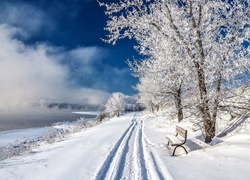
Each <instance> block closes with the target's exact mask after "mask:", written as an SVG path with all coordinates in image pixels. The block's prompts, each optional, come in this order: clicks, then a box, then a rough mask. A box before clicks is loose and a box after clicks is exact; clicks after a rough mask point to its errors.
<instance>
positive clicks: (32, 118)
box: [0, 111, 96, 131]
mask: <svg viewBox="0 0 250 180" xmlns="http://www.w3.org/2000/svg"><path fill="white" fill-rule="evenodd" d="M80 117H85V118H86V119H87V120H93V119H94V118H95V117H96V115H84V114H77V113H72V112H71V111H56V112H32V113H19V114H0V131H8V130H14V129H25V128H34V127H45V126H51V125H52V124H53V123H56V122H66V121H69V122H72V121H76V120H77V119H78V118H80Z"/></svg>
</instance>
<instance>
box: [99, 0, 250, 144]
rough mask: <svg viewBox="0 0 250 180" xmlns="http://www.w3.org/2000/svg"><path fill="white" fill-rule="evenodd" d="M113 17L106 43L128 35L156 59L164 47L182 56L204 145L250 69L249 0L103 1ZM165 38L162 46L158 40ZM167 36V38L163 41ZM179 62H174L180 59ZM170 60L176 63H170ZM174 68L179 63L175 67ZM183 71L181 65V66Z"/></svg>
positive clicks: (144, 51) (140, 49)
mask: <svg viewBox="0 0 250 180" xmlns="http://www.w3.org/2000/svg"><path fill="white" fill-rule="evenodd" d="M100 5H103V6H105V7H106V15H107V16H108V17H109V20H108V21H107V26H106V30H108V31H109V32H110V34H109V35H108V39H107V40H106V42H109V43H115V42H116V41H117V40H119V39H122V38H125V37H128V38H133V39H135V40H136V41H137V42H138V44H139V45H138V47H137V50H138V51H139V52H140V53H141V54H143V55H149V56H154V55H155V54H157V52H159V51H158V50H159V49H161V47H162V46H164V47H167V48H168V49H165V51H166V52H167V51H168V50H169V49H170V51H172V50H173V49H174V50H175V51H177V52H179V53H178V54H179V55H181V56H182V57H183V59H182V61H180V62H179V63H180V64H181V65H182V66H181V67H183V66H185V65H186V66H187V67H192V68H188V69H189V71H190V72H189V73H187V74H188V76H187V77H186V78H187V79H189V81H193V82H194V83H196V84H194V87H197V89H196V91H197V94H199V96H198V102H197V103H196V104H195V105H196V107H198V110H199V114H200V118H201V119H202V121H203V123H204V130H205V142H211V140H212V138H213V137H214V136H215V124H216V119H217V113H218V107H219V103H221V101H222V99H223V97H224V96H226V94H225V93H224V92H225V91H224V90H225V89H228V88H232V87H235V86H239V84H240V83H241V82H243V81H245V80H246V78H245V77H246V76H247V73H246V72H247V71H248V68H249V37H250V33H249V31H250V30H249V22H250V7H249V1H248V0H233V1H232V0H199V1H198V0H155V1H151V0H149V1H146V0H121V1H119V2H118V3H110V4H105V3H100ZM159 37H162V41H161V42H158V45H157V44H155V43H152V42H154V41H153V40H154V39H159ZM163 37H164V38H163ZM178 59H179V58H172V61H176V60H178ZM169 61H170V62H171V59H170V60H169ZM170 64H171V65H172V64H175V63H170ZM176 68H178V66H177V67H176Z"/></svg>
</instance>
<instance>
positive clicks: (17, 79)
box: [0, 24, 107, 112]
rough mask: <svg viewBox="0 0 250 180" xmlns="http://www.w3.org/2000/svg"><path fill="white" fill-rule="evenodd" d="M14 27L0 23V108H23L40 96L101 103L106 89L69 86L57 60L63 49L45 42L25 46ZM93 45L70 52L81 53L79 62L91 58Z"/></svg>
mask: <svg viewBox="0 0 250 180" xmlns="http://www.w3.org/2000/svg"><path fill="white" fill-rule="evenodd" d="M16 33H17V29H15V28H12V27H10V26H8V25H3V24H2V25H0V45H1V48H0V73H1V74H0V111H1V112H3V111H14V110H17V111H18V110H23V109H22V108H25V107H26V108H30V104H31V103H33V102H37V101H39V100H40V99H49V100H59V101H66V102H71V103H81V102H88V103H90V104H99V103H102V102H103V101H104V100H105V99H106V97H107V93H105V92H103V91H99V90H94V89H90V88H70V87H69V84H70V82H69V70H70V69H69V67H68V66H67V65H66V64H64V65H63V64H61V58H65V52H61V54H60V52H57V53H55V52H56V51H57V48H55V47H50V46H48V45H46V44H38V45H35V46H27V45H25V44H23V43H22V42H21V41H20V40H17V39H14V37H15V34H16ZM96 51H98V48H97V47H93V48H91V47H90V48H80V49H76V50H72V51H71V52H72V53H73V54H74V55H75V56H76V57H79V59H81V58H80V57H85V59H84V58H83V59H84V60H83V61H84V62H83V64H85V65H86V64H89V63H90V59H95V56H94V54H93V52H96Z"/></svg>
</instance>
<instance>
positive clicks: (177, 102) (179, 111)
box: [175, 85, 183, 122]
mask: <svg viewBox="0 0 250 180" xmlns="http://www.w3.org/2000/svg"><path fill="white" fill-rule="evenodd" d="M175 107H176V109H177V114H178V122H181V121H182V120H183V107H182V101H181V85H180V86H179V87H178V89H177V90H176V94H175Z"/></svg>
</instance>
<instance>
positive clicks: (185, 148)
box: [172, 145, 188, 156]
mask: <svg viewBox="0 0 250 180" xmlns="http://www.w3.org/2000/svg"><path fill="white" fill-rule="evenodd" d="M178 147H182V148H183V149H184V150H185V152H186V154H188V152H187V150H186V148H185V147H183V146H182V145H178V146H175V148H174V151H173V154H172V156H174V154H175V150H176V149H177V148H178Z"/></svg>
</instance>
